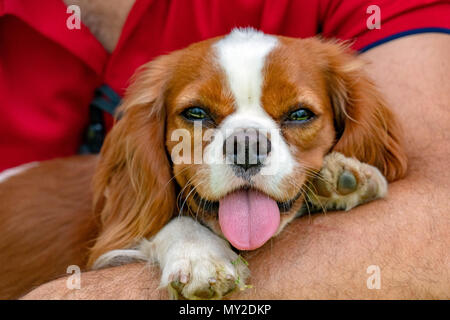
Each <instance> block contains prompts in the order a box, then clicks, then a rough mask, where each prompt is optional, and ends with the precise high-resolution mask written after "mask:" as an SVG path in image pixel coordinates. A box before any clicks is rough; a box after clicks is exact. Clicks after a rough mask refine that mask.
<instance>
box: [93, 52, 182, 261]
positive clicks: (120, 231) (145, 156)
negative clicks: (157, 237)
mask: <svg viewBox="0 0 450 320" xmlns="http://www.w3.org/2000/svg"><path fill="white" fill-rule="evenodd" d="M175 58H176V53H172V54H170V55H167V56H162V57H159V58H157V59H155V60H153V61H152V62H150V63H148V64H146V65H144V66H143V67H141V68H140V70H139V71H138V72H137V73H136V76H135V77H134V81H133V82H132V84H131V85H130V86H129V88H128V89H127V93H126V95H125V97H124V99H123V102H122V105H121V106H120V108H119V110H118V112H119V113H118V117H120V120H119V121H117V123H116V124H115V125H114V127H113V128H112V130H111V132H109V133H108V135H107V137H106V139H105V143H104V145H103V147H102V150H101V156H100V160H99V163H98V166H97V170H96V173H95V176H94V210H95V213H96V214H97V217H98V220H99V225H100V232H99V235H98V236H97V239H96V242H95V244H94V246H93V247H92V248H91V250H90V256H89V261H88V265H89V266H92V265H93V264H94V262H95V261H96V260H97V259H98V258H99V257H100V256H101V255H102V254H104V253H106V252H108V251H111V250H114V249H123V248H130V247H131V246H133V245H135V243H134V241H136V240H138V239H141V238H143V237H151V236H153V235H154V234H155V233H157V232H158V231H159V230H160V229H161V228H162V227H163V226H164V224H165V223H167V221H168V220H169V219H170V218H171V217H172V215H173V213H174V210H175V190H174V184H173V181H172V180H173V179H172V167H171V165H170V162H169V158H168V155H167V153H166V147H165V141H166V140H165V121H166V110H165V96H166V90H167V85H168V80H169V78H170V76H171V70H172V69H173V64H174V61H175Z"/></svg>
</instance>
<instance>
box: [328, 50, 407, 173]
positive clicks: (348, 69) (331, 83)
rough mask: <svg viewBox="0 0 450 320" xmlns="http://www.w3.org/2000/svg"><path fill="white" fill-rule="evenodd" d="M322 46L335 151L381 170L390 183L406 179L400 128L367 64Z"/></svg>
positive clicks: (345, 52) (347, 51) (350, 54)
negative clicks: (333, 127)
mask: <svg viewBox="0 0 450 320" xmlns="http://www.w3.org/2000/svg"><path fill="white" fill-rule="evenodd" d="M322 45H323V46H325V52H326V57H324V60H325V61H326V66H325V68H326V74H327V83H328V92H329V93H330V100H331V103H332V106H333V110H334V115H335V119H336V123H335V125H336V130H337V133H338V141H337V143H336V145H335V147H334V149H333V150H334V151H338V152H341V153H343V154H344V155H346V156H351V157H355V158H357V159H358V160H360V161H362V162H365V163H368V164H371V165H374V166H376V167H378V168H379V169H380V170H381V172H382V173H383V174H384V176H385V177H386V178H387V180H388V181H393V180H396V179H399V178H401V177H403V176H404V175H405V174H406V168H407V158H406V154H405V151H404V146H403V137H402V130H401V126H400V124H399V122H398V120H397V118H396V117H395V115H394V114H393V113H392V112H391V111H390V110H389V107H388V106H387V104H386V102H385V101H384V99H383V98H382V96H381V94H380V92H379V91H378V90H377V88H376V87H375V85H374V83H373V82H372V81H371V80H370V79H369V78H368V76H367V75H366V74H365V72H364V71H363V66H364V63H363V62H362V61H361V60H359V59H358V58H357V57H355V55H354V54H352V53H351V52H350V51H349V50H348V49H347V46H345V45H342V44H337V43H333V42H328V43H325V44H322Z"/></svg>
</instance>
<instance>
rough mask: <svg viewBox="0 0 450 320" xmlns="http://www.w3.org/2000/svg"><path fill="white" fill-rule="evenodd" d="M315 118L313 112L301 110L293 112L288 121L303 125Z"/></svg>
mask: <svg viewBox="0 0 450 320" xmlns="http://www.w3.org/2000/svg"><path fill="white" fill-rule="evenodd" d="M314 116H315V114H314V113H313V112H312V111H311V110H308V109H305V108H301V109H298V110H295V111H293V112H291V113H290V114H289V115H288V117H287V121H295V122H300V123H303V122H306V121H309V120H311V119H312V118H314Z"/></svg>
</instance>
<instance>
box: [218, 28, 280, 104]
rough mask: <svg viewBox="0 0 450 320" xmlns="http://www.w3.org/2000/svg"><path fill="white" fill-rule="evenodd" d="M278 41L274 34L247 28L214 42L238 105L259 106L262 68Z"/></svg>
mask: <svg viewBox="0 0 450 320" xmlns="http://www.w3.org/2000/svg"><path fill="white" fill-rule="evenodd" d="M277 42H278V40H277V38H276V37H274V36H269V35H266V34H264V33H262V32H259V31H256V30H254V29H251V28H248V29H234V30H233V31H232V32H231V33H230V34H229V35H228V36H226V37H225V38H223V39H221V40H220V41H218V42H217V43H216V44H215V50H216V53H217V57H218V60H219V63H220V65H221V67H222V68H223V70H224V72H225V74H226V76H227V80H228V85H229V87H230V89H231V91H232V93H233V95H234V98H235V100H236V107H237V108H238V109H243V108H251V107H260V99H261V89H262V85H263V74H262V70H263V67H264V63H265V59H266V57H267V55H268V54H269V53H270V52H271V51H272V50H273V48H274V47H275V46H276V45H277ZM260 111H262V110H260Z"/></svg>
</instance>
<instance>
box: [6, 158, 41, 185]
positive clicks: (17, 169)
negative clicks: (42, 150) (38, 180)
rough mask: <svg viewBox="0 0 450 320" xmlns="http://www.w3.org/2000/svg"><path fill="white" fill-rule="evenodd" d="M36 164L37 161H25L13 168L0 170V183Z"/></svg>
mask: <svg viewBox="0 0 450 320" xmlns="http://www.w3.org/2000/svg"><path fill="white" fill-rule="evenodd" d="M38 164H39V162H30V163H25V164H22V165H20V166H17V167H14V168H10V169H7V170H4V171H2V172H0V183H3V182H5V181H6V180H8V179H10V178H11V177H13V176H17V175H19V174H21V173H23V172H25V171H27V170H28V169H30V168H34V167H36V166H37V165H38Z"/></svg>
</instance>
